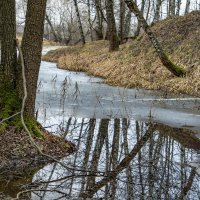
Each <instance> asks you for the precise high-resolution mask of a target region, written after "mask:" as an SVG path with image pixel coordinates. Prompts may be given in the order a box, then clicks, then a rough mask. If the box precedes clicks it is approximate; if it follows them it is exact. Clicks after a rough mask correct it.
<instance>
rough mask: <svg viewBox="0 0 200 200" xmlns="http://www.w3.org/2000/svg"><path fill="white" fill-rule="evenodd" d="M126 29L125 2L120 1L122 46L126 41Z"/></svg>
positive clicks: (120, 36)
mask: <svg viewBox="0 0 200 200" xmlns="http://www.w3.org/2000/svg"><path fill="white" fill-rule="evenodd" d="M124 28H125V3H124V0H120V21H119V38H120V44H122V43H123V40H124Z"/></svg>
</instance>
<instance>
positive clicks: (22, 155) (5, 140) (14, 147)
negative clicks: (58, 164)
mask: <svg viewBox="0 0 200 200" xmlns="http://www.w3.org/2000/svg"><path fill="white" fill-rule="evenodd" d="M33 138H34V141H35V142H36V143H37V145H38V146H39V147H40V149H41V150H42V152H43V153H45V154H48V155H50V156H52V157H54V158H55V159H59V158H62V157H64V156H66V155H68V154H69V153H72V152H73V151H74V145H73V144H72V143H70V142H68V141H65V140H64V139H62V138H60V137H58V136H54V135H52V134H51V133H49V132H47V131H46V132H44V138H43V139H42V138H38V137H34V136H33ZM0 145H1V148H0V183H2V182H4V181H5V180H6V181H8V182H9V181H11V180H13V179H20V178H22V177H24V176H28V175H32V173H34V171H35V170H36V169H38V168H39V167H42V166H44V165H45V164H47V163H49V162H52V160H51V159H49V158H47V157H46V156H42V155H41V154H40V153H39V152H38V150H37V149H36V148H35V147H34V146H33V145H32V143H31V142H30V138H29V136H28V134H27V133H26V132H25V131H21V132H19V131H16V130H15V128H14V127H12V128H9V129H8V130H6V131H5V132H4V133H1V134H0Z"/></svg>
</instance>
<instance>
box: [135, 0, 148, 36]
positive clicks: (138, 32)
mask: <svg viewBox="0 0 200 200" xmlns="http://www.w3.org/2000/svg"><path fill="white" fill-rule="evenodd" d="M144 6H145V0H142V4H141V13H142V15H143V14H144ZM140 29H141V23H140V21H139V20H138V25H137V30H136V32H135V34H134V36H135V37H137V36H138V35H139V34H140Z"/></svg>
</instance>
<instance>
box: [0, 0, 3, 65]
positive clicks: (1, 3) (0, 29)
mask: <svg viewBox="0 0 200 200" xmlns="http://www.w3.org/2000/svg"><path fill="white" fill-rule="evenodd" d="M2 12H3V1H0V49H1V41H2V34H3V32H2V31H3V20H2V17H3V16H2ZM0 63H1V57H0Z"/></svg>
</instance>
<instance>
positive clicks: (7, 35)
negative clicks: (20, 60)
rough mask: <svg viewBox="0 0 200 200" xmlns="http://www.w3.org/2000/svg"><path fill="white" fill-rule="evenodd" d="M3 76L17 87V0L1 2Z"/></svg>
mask: <svg viewBox="0 0 200 200" xmlns="http://www.w3.org/2000/svg"><path fill="white" fill-rule="evenodd" d="M1 4H2V5H1V6H2V7H1V9H0V11H1V12H0V16H1V19H0V21H1V36H2V40H1V66H2V69H1V72H0V73H1V74H2V75H3V76H4V79H6V80H7V81H8V80H9V81H10V82H11V83H13V84H14V85H13V86H15V81H16V78H15V73H16V56H17V53H16V18H15V0H6V1H2V2H1Z"/></svg>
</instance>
